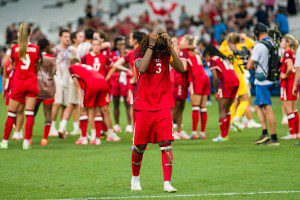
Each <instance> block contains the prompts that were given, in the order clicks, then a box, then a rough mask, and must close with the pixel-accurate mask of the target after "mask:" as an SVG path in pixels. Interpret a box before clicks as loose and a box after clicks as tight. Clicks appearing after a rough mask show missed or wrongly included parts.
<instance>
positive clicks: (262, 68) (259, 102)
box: [247, 23, 279, 145]
mask: <svg viewBox="0 0 300 200" xmlns="http://www.w3.org/2000/svg"><path fill="white" fill-rule="evenodd" d="M253 32H254V35H255V37H256V39H257V40H258V41H259V42H257V43H256V44H255V46H254V48H253V51H252V55H251V57H250V59H249V61H248V64H247V69H248V70H250V69H254V70H255V82H254V84H255V87H256V99H255V101H254V105H255V108H256V110H257V115H258V118H259V120H260V122H261V124H262V134H261V136H260V137H259V138H258V140H256V141H255V144H266V145H279V141H278V139H277V134H276V121H275V117H274V113H273V110H272V102H271V92H270V90H271V87H272V85H273V82H271V81H269V80H268V79H267V74H266V73H268V70H269V63H268V62H269V50H268V47H267V46H266V45H265V44H264V43H263V42H264V41H265V42H268V43H269V44H270V45H275V44H274V43H273V42H272V41H271V39H270V38H269V36H268V28H267V26H266V25H264V24H262V23H257V24H256V25H255V27H254V30H253ZM267 127H268V128H269V131H270V133H271V137H269V134H268V129H267Z"/></svg>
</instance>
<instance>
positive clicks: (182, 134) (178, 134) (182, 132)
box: [177, 130, 190, 140]
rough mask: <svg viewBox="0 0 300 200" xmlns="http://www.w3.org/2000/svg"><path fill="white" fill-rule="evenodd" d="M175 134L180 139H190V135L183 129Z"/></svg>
mask: <svg viewBox="0 0 300 200" xmlns="http://www.w3.org/2000/svg"><path fill="white" fill-rule="evenodd" d="M177 136H178V137H179V138H180V139H182V140H188V139H190V136H189V135H188V134H187V133H186V132H185V131H183V130H182V131H181V132H179V133H177Z"/></svg>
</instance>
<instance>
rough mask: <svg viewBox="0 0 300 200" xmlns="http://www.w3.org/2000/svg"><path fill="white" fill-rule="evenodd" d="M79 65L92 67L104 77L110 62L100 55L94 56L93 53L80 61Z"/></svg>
mask: <svg viewBox="0 0 300 200" xmlns="http://www.w3.org/2000/svg"><path fill="white" fill-rule="evenodd" d="M81 63H82V64H86V65H90V66H92V67H93V69H94V70H95V71H97V72H99V73H100V74H102V75H103V76H104V77H105V76H106V74H107V72H108V67H109V65H110V63H111V61H110V60H109V58H108V57H107V56H104V55H103V54H102V53H99V54H98V55H95V54H94V53H93V52H90V53H88V54H86V55H85V56H84V57H83V58H82V59H81Z"/></svg>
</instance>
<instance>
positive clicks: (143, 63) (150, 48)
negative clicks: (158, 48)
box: [135, 30, 159, 73]
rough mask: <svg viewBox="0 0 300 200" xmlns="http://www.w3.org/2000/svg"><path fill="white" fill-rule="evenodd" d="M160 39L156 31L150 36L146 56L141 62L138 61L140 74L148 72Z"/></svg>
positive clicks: (137, 66) (137, 65)
mask: <svg viewBox="0 0 300 200" xmlns="http://www.w3.org/2000/svg"><path fill="white" fill-rule="evenodd" d="M158 37H159V35H158V34H157V32H156V30H154V31H153V32H152V33H151V34H150V38H149V46H148V48H147V50H146V52H145V55H144V56H143V58H142V59H141V60H138V61H136V63H135V65H136V68H137V69H138V70H139V72H140V73H145V72H146V71H147V69H148V67H149V64H150V60H151V57H152V54H153V50H154V48H155V44H156V41H157V38H158Z"/></svg>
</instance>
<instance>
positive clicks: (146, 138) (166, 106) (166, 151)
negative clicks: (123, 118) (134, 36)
mask: <svg viewBox="0 0 300 200" xmlns="http://www.w3.org/2000/svg"><path fill="white" fill-rule="evenodd" d="M140 52H141V53H140V54H139V55H135V58H136V59H135V66H136V68H137V69H138V71H139V73H140V74H139V76H138V82H137V89H136V94H135V96H134V104H133V109H134V118H135V122H134V124H135V125H134V149H133V150H132V179H131V190H142V188H141V185H140V168H141V163H142V159H143V153H144V151H145V149H146V147H147V144H148V143H158V144H159V146H160V149H161V153H162V168H163V174H164V190H165V191H166V192H176V191H177V190H176V189H175V188H174V187H173V186H172V185H171V174H172V165H173V152H172V146H171V141H173V140H174V137H173V131H172V113H171V109H172V108H173V107H174V100H173V95H172V90H171V80H170V72H169V66H170V65H171V66H172V67H173V68H175V69H176V70H178V71H180V72H183V71H184V68H183V64H182V62H181V60H180V58H179V57H178V55H177V53H176V52H175V50H174V48H173V47H172V43H171V39H170V37H169V36H168V34H167V33H166V32H161V31H160V30H155V31H153V32H152V33H151V34H150V35H148V36H145V37H144V39H143V40H142V42H141V51H140Z"/></svg>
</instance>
